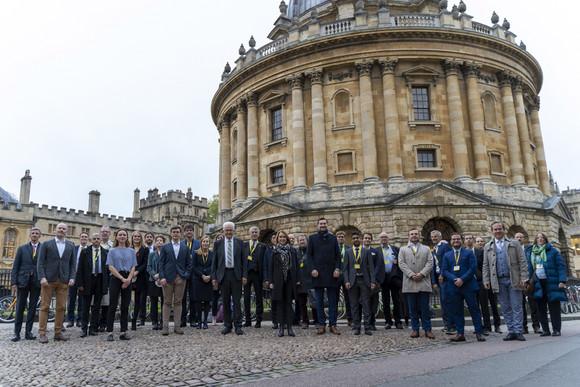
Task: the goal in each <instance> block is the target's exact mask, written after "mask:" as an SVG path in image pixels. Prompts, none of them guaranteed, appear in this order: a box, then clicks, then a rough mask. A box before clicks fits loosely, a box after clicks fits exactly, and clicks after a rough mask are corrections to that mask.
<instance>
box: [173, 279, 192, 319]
mask: <svg viewBox="0 0 580 387" xmlns="http://www.w3.org/2000/svg"><path fill="white" fill-rule="evenodd" d="M181 304H182V309H181V325H185V324H187V314H188V313H189V323H190V324H194V323H195V322H197V319H198V316H197V306H196V302H195V300H194V297H193V281H192V280H190V279H188V280H187V283H186V284H185V289H184V290H183V298H182V299H181ZM174 319H175V317H174Z"/></svg>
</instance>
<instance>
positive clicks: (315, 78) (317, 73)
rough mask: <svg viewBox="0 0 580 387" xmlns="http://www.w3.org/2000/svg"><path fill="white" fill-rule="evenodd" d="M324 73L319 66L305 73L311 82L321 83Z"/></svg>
mask: <svg viewBox="0 0 580 387" xmlns="http://www.w3.org/2000/svg"><path fill="white" fill-rule="evenodd" d="M323 74H324V70H323V69H322V68H321V67H317V68H313V69H312V70H310V71H308V72H307V73H306V75H307V76H308V77H309V78H310V83H311V84H313V85H314V84H319V85H321V84H322V76H323Z"/></svg>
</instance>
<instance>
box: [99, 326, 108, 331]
mask: <svg viewBox="0 0 580 387" xmlns="http://www.w3.org/2000/svg"><path fill="white" fill-rule="evenodd" d="M105 329H107V327H105V326H102V327H99V332H104V331H105Z"/></svg>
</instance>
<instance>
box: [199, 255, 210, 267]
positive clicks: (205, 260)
mask: <svg viewBox="0 0 580 387" xmlns="http://www.w3.org/2000/svg"><path fill="white" fill-rule="evenodd" d="M208 255H209V253H207V255H204V254H203V253H201V256H202V257H203V264H204V265H205V264H206V263H207V257H208Z"/></svg>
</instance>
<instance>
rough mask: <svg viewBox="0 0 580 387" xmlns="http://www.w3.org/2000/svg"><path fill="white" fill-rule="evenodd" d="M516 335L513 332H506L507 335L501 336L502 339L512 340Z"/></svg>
mask: <svg viewBox="0 0 580 387" xmlns="http://www.w3.org/2000/svg"><path fill="white" fill-rule="evenodd" d="M516 337H517V336H516V334H515V333H508V334H507V336H506V337H504V338H503V341H513V340H515V339H516Z"/></svg>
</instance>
